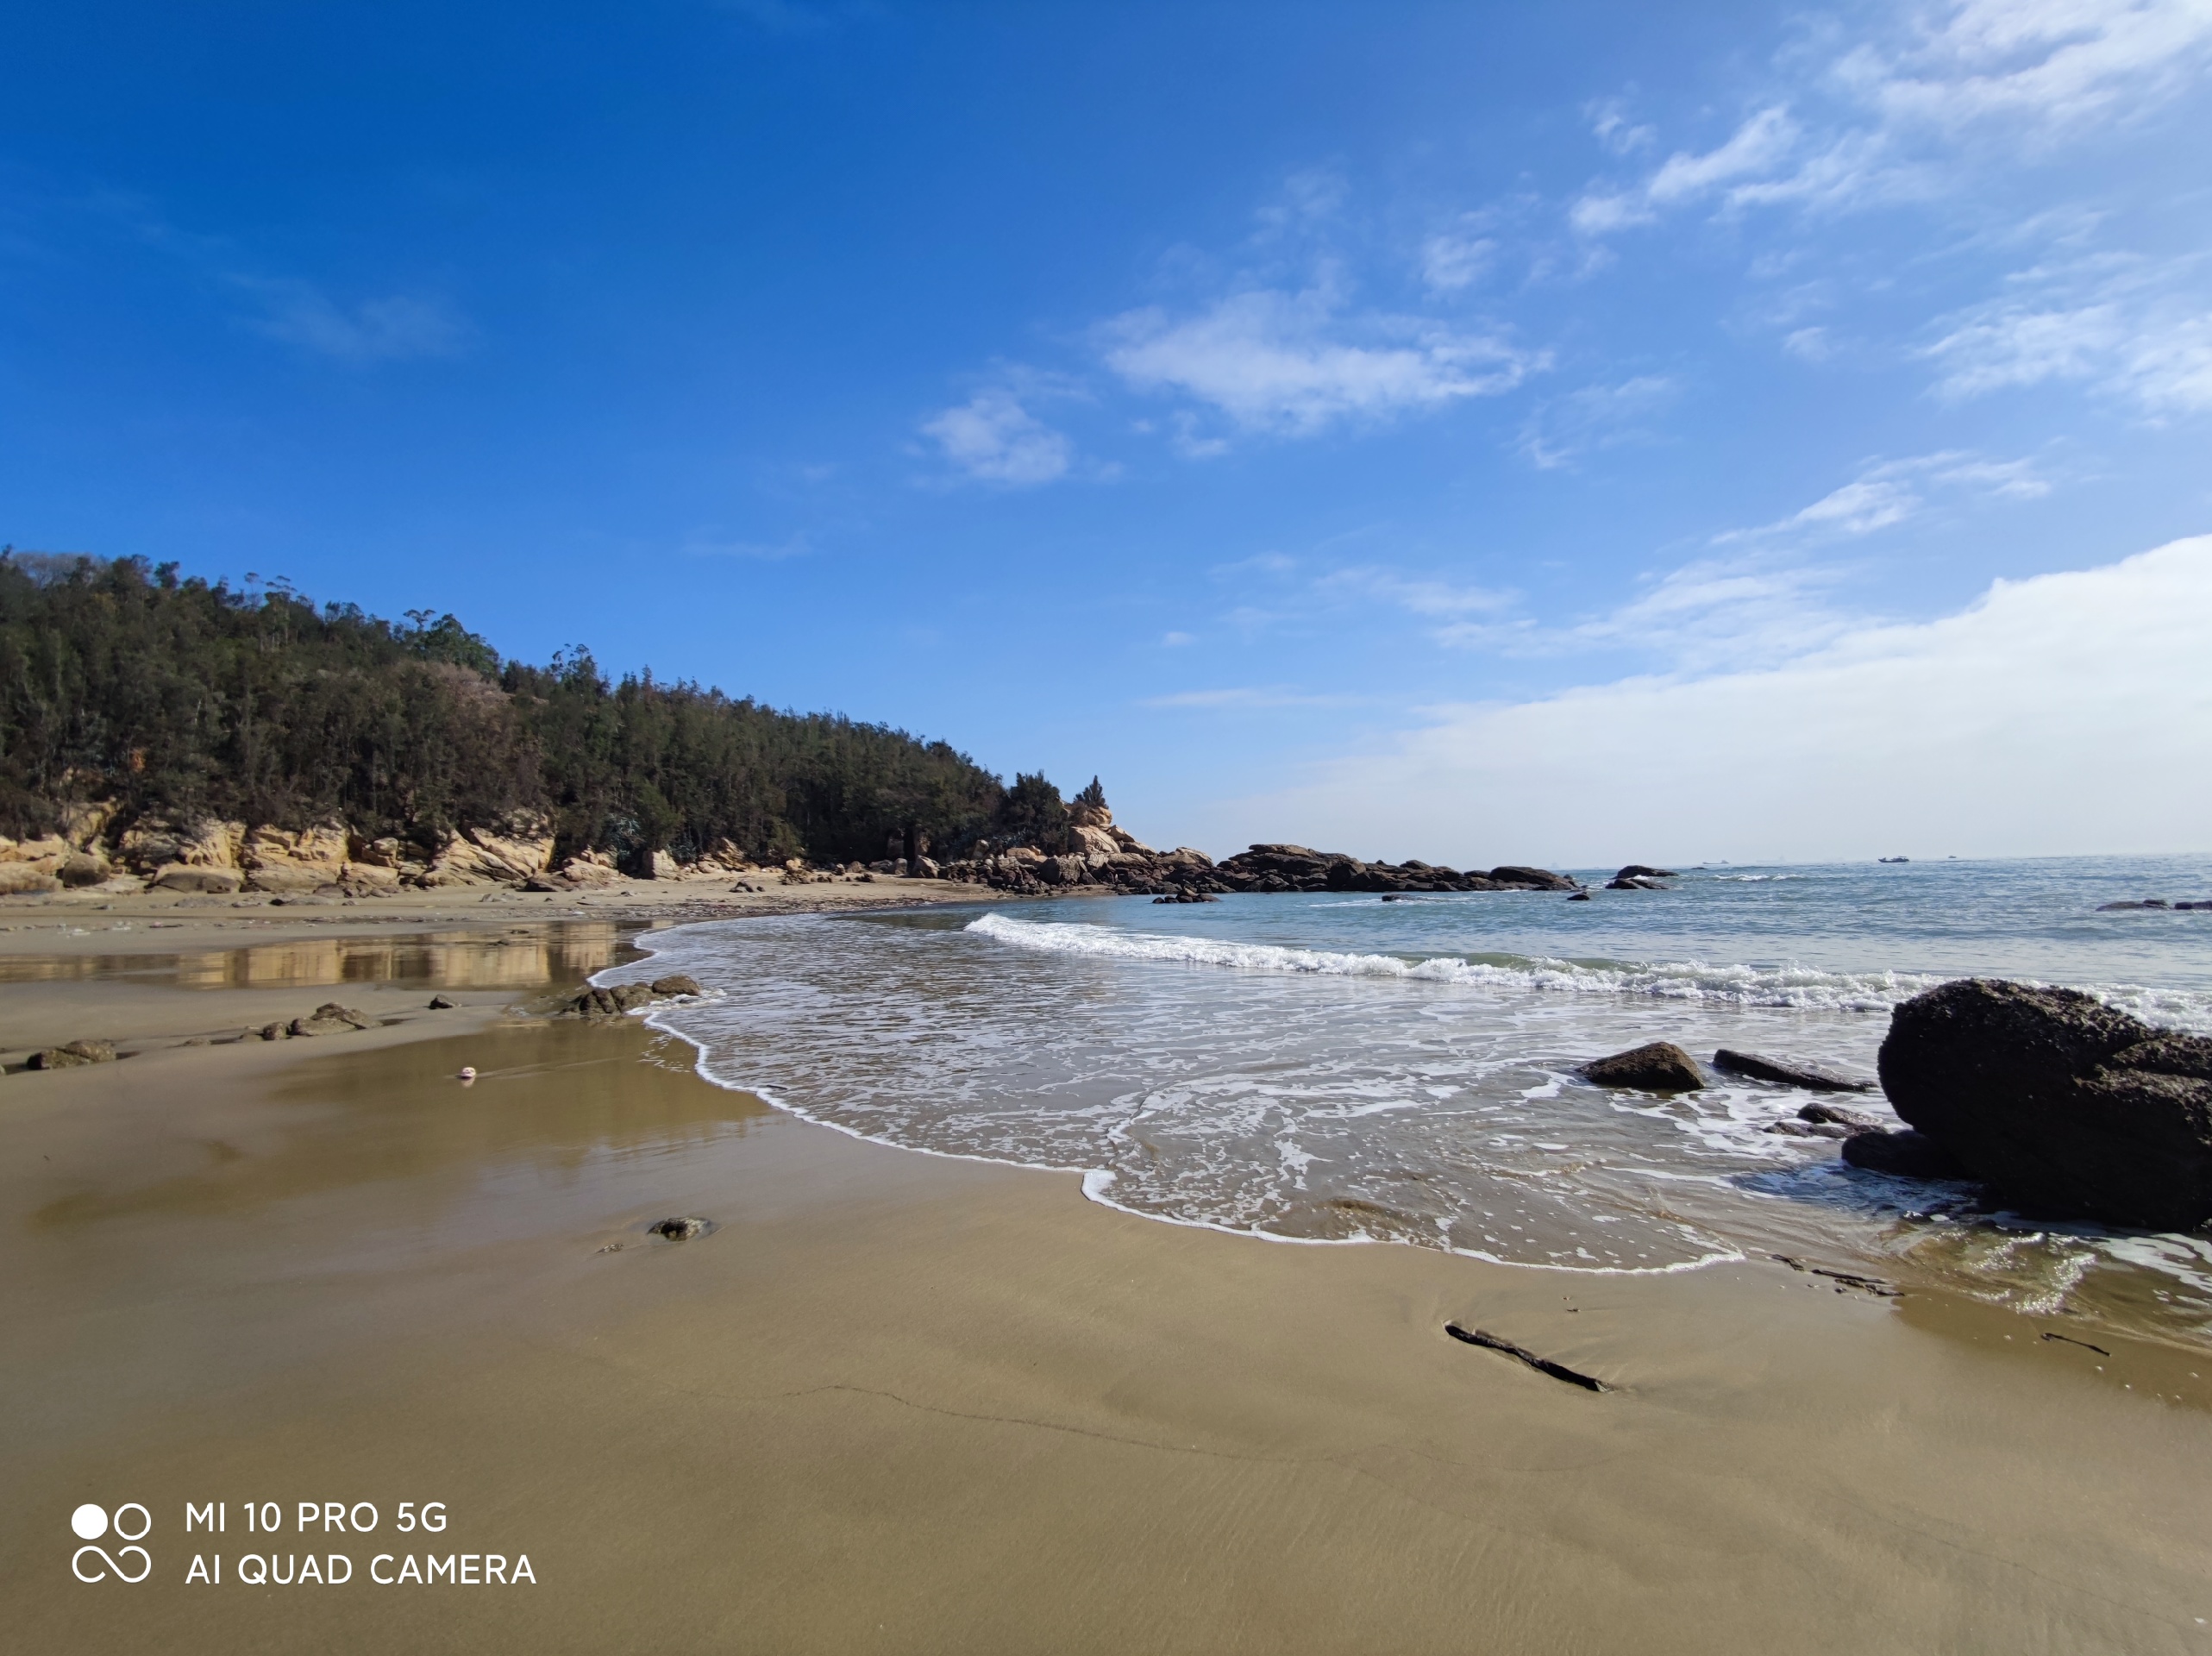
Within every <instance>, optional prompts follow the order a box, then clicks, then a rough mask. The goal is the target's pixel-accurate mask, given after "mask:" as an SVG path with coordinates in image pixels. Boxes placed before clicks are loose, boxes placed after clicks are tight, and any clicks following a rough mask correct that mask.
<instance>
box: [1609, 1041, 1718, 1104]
mask: <svg viewBox="0 0 2212 1656" xmlns="http://www.w3.org/2000/svg"><path fill="white" fill-rule="evenodd" d="M1582 1074H1583V1075H1584V1076H1587V1077H1588V1078H1589V1079H1590V1080H1592V1081H1594V1082H1596V1083H1597V1084H1598V1085H1599V1086H1601V1087H1627V1088H1633V1089H1634V1090H1636V1091H1637V1092H1640V1093H1694V1092H1695V1091H1696V1090H1697V1089H1698V1088H1701V1087H1702V1086H1704V1085H1705V1072H1704V1071H1703V1070H1701V1069H1699V1068H1698V1067H1697V1060H1696V1059H1695V1058H1693V1057H1690V1056H1689V1053H1687V1052H1685V1051H1682V1048H1680V1047H1678V1046H1676V1044H1674V1043H1673V1042H1672V1041H1653V1042H1651V1043H1650V1044H1647V1045H1644V1046H1639V1047H1632V1048H1631V1049H1630V1050H1629V1051H1626V1052H1616V1053H1614V1055H1613V1056H1612V1057H1607V1058H1598V1059H1595V1060H1593V1061H1592V1062H1591V1063H1586V1064H1584V1065H1583V1066H1582Z"/></svg>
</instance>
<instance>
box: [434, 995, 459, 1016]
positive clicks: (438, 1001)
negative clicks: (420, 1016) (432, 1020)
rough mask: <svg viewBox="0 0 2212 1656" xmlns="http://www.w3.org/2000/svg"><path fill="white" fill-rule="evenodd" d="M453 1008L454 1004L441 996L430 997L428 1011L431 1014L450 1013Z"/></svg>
mask: <svg viewBox="0 0 2212 1656" xmlns="http://www.w3.org/2000/svg"><path fill="white" fill-rule="evenodd" d="M453 1007H454V1003H453V1002H452V1001H450V1000H447V999H446V998H445V996H443V995H442V994H434V995H432V996H431V997H430V1010H431V1011H432V1012H451V1011H452V1010H453Z"/></svg>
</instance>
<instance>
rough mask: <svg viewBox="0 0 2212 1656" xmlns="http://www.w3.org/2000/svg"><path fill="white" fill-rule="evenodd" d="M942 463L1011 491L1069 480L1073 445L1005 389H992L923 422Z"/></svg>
mask: <svg viewBox="0 0 2212 1656" xmlns="http://www.w3.org/2000/svg"><path fill="white" fill-rule="evenodd" d="M922 432H923V435H924V436H928V437H931V438H933V439H934V440H935V441H936V442H937V447H938V449H940V450H942V451H943V455H944V457H945V460H946V461H947V462H948V463H949V464H950V465H952V466H954V467H957V468H959V469H960V470H961V471H962V472H965V473H966V474H968V476H970V477H973V478H976V479H979V480H981V481H983V482H987V483H999V484H1004V485H1006V486H1009V487H1012V488H1027V487H1033V486H1036V485H1037V484H1040V483H1050V482H1053V481H1055V480H1058V479H1060V478H1062V477H1065V476H1067V475H1068V470H1069V468H1070V467H1073V466H1074V464H1075V444H1074V443H1073V442H1069V441H1068V437H1067V436H1066V435H1065V434H1064V433H1062V432H1059V431H1056V430H1053V429H1052V428H1051V427H1050V426H1049V425H1047V424H1045V423H1043V421H1042V420H1040V419H1038V418H1037V417H1036V416H1035V415H1034V414H1031V412H1030V411H1029V410H1028V409H1027V408H1025V406H1023V403H1022V398H1021V396H1020V394H1018V392H1016V390H1015V389H1014V388H1013V387H1012V386H987V387H985V388H984V389H983V390H981V391H979V392H976V393H975V394H974V396H973V397H970V398H968V400H967V401H966V402H964V403H962V404H959V405H956V406H955V407H952V408H948V409H945V410H943V411H942V412H940V413H938V414H937V415H935V416H934V417H931V418H930V419H927V420H924V422H923V423H922Z"/></svg>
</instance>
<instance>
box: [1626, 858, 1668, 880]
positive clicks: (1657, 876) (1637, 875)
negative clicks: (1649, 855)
mask: <svg viewBox="0 0 2212 1656" xmlns="http://www.w3.org/2000/svg"><path fill="white" fill-rule="evenodd" d="M1613 877H1614V879H1616V880H1671V879H1673V878H1674V877H1675V871H1674V870H1673V869H1654V868H1649V867H1647V866H1645V864H1644V863H1641V862H1631V863H1630V864H1629V865H1628V866H1627V867H1626V868H1625V869H1621V870H1620V873H1618V874H1616V875H1614V876H1613Z"/></svg>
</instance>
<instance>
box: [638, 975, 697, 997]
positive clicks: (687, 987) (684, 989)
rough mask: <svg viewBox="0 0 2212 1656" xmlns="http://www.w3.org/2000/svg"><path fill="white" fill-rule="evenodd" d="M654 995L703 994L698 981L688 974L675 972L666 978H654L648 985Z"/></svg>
mask: <svg viewBox="0 0 2212 1656" xmlns="http://www.w3.org/2000/svg"><path fill="white" fill-rule="evenodd" d="M650 987H651V988H652V990H653V993H654V994H705V993H706V991H705V990H704V989H702V988H699V979H697V978H695V977H693V976H692V975H691V974H690V973H688V972H676V973H674V974H672V975H669V976H667V977H656V978H655V979H654V980H653V982H652V984H651V985H650Z"/></svg>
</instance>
